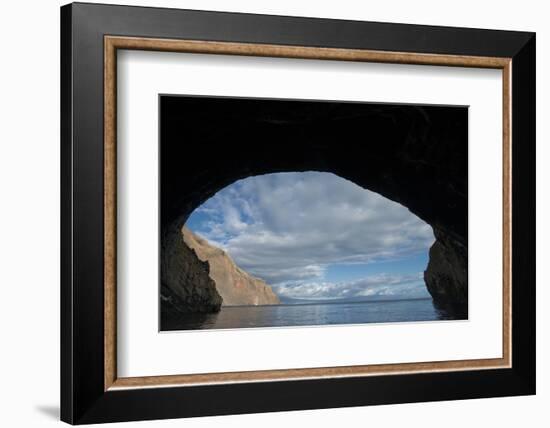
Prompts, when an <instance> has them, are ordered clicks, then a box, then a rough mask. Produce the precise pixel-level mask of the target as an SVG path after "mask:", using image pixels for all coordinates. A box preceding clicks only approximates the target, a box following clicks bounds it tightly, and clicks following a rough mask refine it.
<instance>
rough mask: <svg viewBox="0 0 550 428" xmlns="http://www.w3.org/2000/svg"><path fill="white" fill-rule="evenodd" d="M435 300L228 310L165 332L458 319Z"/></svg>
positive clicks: (184, 319) (179, 322)
mask: <svg viewBox="0 0 550 428" xmlns="http://www.w3.org/2000/svg"><path fill="white" fill-rule="evenodd" d="M455 318H456V317H455V316H453V315H451V314H450V313H448V312H446V311H445V310H443V309H438V308H436V307H435V306H434V304H433V303H432V299H415V300H393V301H378V302H352V303H308V304H298V305H269V306H233V307H231V306H225V307H222V309H221V311H220V312H218V313H216V314H190V315H185V316H182V317H181V319H179V320H177V321H174V322H173V323H171V325H165V326H163V330H195V329H224V328H251V327H289V326H309V325H327V324H364V323H384V322H407V321H435V320H448V319H455Z"/></svg>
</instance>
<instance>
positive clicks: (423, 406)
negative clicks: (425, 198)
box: [0, 0, 550, 428]
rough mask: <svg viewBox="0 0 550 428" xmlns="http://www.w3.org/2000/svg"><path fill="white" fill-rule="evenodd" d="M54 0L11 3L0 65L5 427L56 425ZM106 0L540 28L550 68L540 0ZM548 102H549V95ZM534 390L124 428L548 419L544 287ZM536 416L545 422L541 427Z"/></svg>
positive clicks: (541, 93) (545, 153)
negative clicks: (488, 396) (454, 0)
mask: <svg viewBox="0 0 550 428" xmlns="http://www.w3.org/2000/svg"><path fill="white" fill-rule="evenodd" d="M64 3H65V2H63V1H58V0H45V1H44V0H42V1H38V0H30V1H27V2H6V4H3V5H2V10H1V14H0V16H1V18H0V21H1V25H0V31H1V33H2V40H3V41H4V43H3V57H2V58H3V61H2V64H3V65H4V67H3V68H2V71H1V73H2V74H1V76H2V78H1V79H0V94H1V99H2V103H1V104H0V109H1V113H2V116H1V117H2V118H3V119H4V120H2V126H1V127H0V134H1V136H0V141H1V142H2V144H1V145H0V183H1V185H0V189H1V190H0V192H1V193H0V195H1V204H2V209H1V210H0V242H1V244H0V260H1V266H2V268H1V269H0V284H1V285H2V286H1V287H0V325H1V326H2V336H3V343H2V348H3V350H4V352H2V354H0V355H1V356H0V362H1V365H0V375H1V376H2V380H3V386H4V388H3V389H2V391H3V394H2V397H3V399H4V400H5V401H4V406H2V409H3V412H2V419H3V421H5V425H6V426H10V427H19V426H21V427H26V426H33V427H37V428H40V427H45V426H46V427H47V426H52V427H53V426H60V425H59V421H58V417H59V416H58V413H59V410H58V409H59V368H58V366H59V315H58V314H59V6H60V5H62V4H64ZM102 3H124V4H131V5H146V6H164V7H179V8H190V9H210V10H226V11H232V12H250V13H266V14H280V15H296V16H311V17H320V18H342V19H354V20H368V21H390V22H404V23H411V24H434V25H451V26H463V27H485V28H496V29H506V30H526V31H537V45H538V47H537V51H538V52H537V54H538V58H537V75H538V76H544V75H550V64H549V56H548V55H547V54H546V52H548V51H550V29H549V28H548V25H547V22H546V21H547V19H546V18H547V16H548V14H547V13H546V10H545V8H544V3H543V2H540V1H536V0H524V1H522V2H517V1H510V0H501V1H498V2H497V1H487V2H479V1H478V0H463V1H461V2H459V3H450V4H449V5H445V6H442V5H441V2H438V1H435V0H418V1H416V2H410V1H406V0H395V1H393V2H357V1H354V0H341V1H339V2H329V1H326V2H319V1H309V0H302V1H300V2H296V1H292V0H276V1H275V0H266V1H263V2H255V1H252V0H230V1H227V0H225V1H224V0H187V1H185V0H156V1H155V0H147V1H131V0H119V1H118V2H117V1H109V0H104V1H102ZM537 85H538V90H537V94H538V97H537V98H538V99H537V116H538V120H537V122H538V130H537V141H538V148H537V150H538V151H537V158H538V160H537V163H538V165H537V175H538V177H537V178H538V186H537V193H538V195H537V196H538V198H537V201H538V202H537V218H538V219H539V220H538V224H537V247H538V248H537V250H538V251H537V254H538V256H537V258H538V261H537V265H538V272H537V280H538V284H548V283H549V282H550V267H549V264H548V262H547V261H548V260H549V259H550V250H549V249H548V246H547V245H546V244H545V242H548V241H550V227H549V226H548V224H547V223H545V222H544V221H543V219H545V218H550V192H549V191H548V188H547V186H548V185H549V183H550V169H548V168H546V170H544V169H543V166H544V165H548V163H549V162H550V148H549V146H548V144H543V143H542V142H543V141H549V140H550V126H549V125H548V123H547V122H545V121H544V120H543V118H544V117H548V115H549V114H550V108H549V102H548V101H547V99H548V96H549V95H550V83H549V81H548V79H542V78H541V79H539V81H538V82H537ZM545 98H546V99H545ZM537 297H538V310H537V314H538V315H537V316H538V319H537V321H538V331H537V336H538V338H537V339H538V355H537V359H538V362H539V366H538V385H537V390H538V395H537V396H534V397H513V398H498V399H485V400H467V401H462V402H456V401H455V402H442V403H420V404H406V405H399V406H379V407H365V408H351V409H337V410H316V411H302V412H284V413H273V414H264V415H246V416H228V417H216V418H201V419H192V420H186V421H181V420H172V421H155V422H149V423H147V422H143V423H139V424H138V423H127V424H125V425H124V426H125V427H126V426H127V427H134V426H135V427H138V426H155V427H156V426H158V427H176V426H178V427H181V426H185V427H193V428H194V427H211V426H216V427H220V428H225V427H235V428H237V427H239V428H241V427H243V428H247V427H250V428H252V427H257V426H258V425H262V426H265V427H268V428H269V427H279V426H281V425H283V426H284V425H292V426H317V427H331V426H342V425H345V426H348V427H363V426H365V423H367V422H368V423H369V425H371V426H388V427H393V426H400V425H404V424H406V426H407V427H408V428H416V427H418V428H430V427H444V428H453V427H457V428H458V427H460V428H464V427H467V426H477V425H478V424H480V423H481V424H483V423H490V424H491V425H498V426H499V427H501V428H507V427H516V426H521V425H523V424H525V423H526V422H527V421H529V422H530V425H531V426H534V427H537V426H543V422H542V421H543V420H546V419H547V418H548V417H547V414H546V412H544V406H545V404H547V403H549V402H550V368H548V366H544V364H543V362H544V361H548V360H549V357H550V339H549V338H550V334H549V327H548V326H549V325H550V314H549V313H548V311H545V310H543V308H542V302H544V301H549V300H550V291H549V290H548V287H542V286H540V285H539V287H538V290H537ZM539 421H541V422H539Z"/></svg>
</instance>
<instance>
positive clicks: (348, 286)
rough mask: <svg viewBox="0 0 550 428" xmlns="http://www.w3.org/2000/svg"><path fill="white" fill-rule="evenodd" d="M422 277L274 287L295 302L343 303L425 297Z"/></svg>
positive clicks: (380, 277)
mask: <svg viewBox="0 0 550 428" xmlns="http://www.w3.org/2000/svg"><path fill="white" fill-rule="evenodd" d="M423 284H424V282H423V279H422V274H418V273H417V274H408V275H392V274H377V275H371V276H369V277H367V278H363V279H359V280H355V281H344V282H336V283H334V282H315V281H312V282H304V283H301V282H299V281H297V282H289V283H285V284H280V285H277V286H275V291H276V293H277V294H278V295H279V296H281V297H290V298H296V299H319V300H322V299H343V298H348V299H352V298H361V297H380V298H399V297H404V296H406V297H428V296H429V295H428V292H427V290H426V287H424V286H423Z"/></svg>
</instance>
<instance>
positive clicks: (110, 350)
mask: <svg viewBox="0 0 550 428" xmlns="http://www.w3.org/2000/svg"><path fill="white" fill-rule="evenodd" d="M118 49H128V50H145V51H164V52H180V53H200V54H212V55H241V56H260V57H278V58H296V59H318V60H332V61H358V62H378V63H391V64H416V65H438V66H454V67H474V68H493V69H501V70H502V82H503V85H502V86H503V87H502V91H503V92H502V94H503V116H502V118H503V122H502V129H503V136H502V137H503V218H502V224H503V226H502V227H503V295H502V297H503V299H502V301H503V308H502V314H503V322H502V339H503V340H502V344H503V346H502V357H501V358H492V359H475V360H457V361H432V362H421V363H401V364H376V365H357V366H342V367H322V368H303V369H282V370H262V371H245V372H228V373H204V374H187V375H170V376H146V377H127V378H119V377H118V376H117V363H116V362H117V356H116V355H117V350H116V343H117V321H116V316H117V315H116V306H117V305H116V298H117V296H116V251H117V250H116V248H117V246H116V236H117V233H116V225H117V218H116V212H117V211H116V188H117V184H116V183H117V181H116V180H117V169H116V164H117V162H116V129H117V117H116V89H117V50H118ZM511 65H512V60H511V59H510V58H499V57H480V56H462V55H439V54H421V53H409V52H387V51H373V50H362V49H338V48H321V47H308V46H283V45H268V44H251V43H231V42H212V41H196V40H172V39H155V38H140V37H119V36H105V37H104V329H105V331H104V389H105V391H107V390H112V389H128V388H155V387H167V386H193V385H205V384H208V385H210V384H220V383H243V382H262V381H275V380H276V381H283V380H288V381H290V380H298V379H312V378H339V377H360V376H372V375H395V374H406V373H422V372H442V371H458V370H473V369H476V370H480V369H496V368H507V367H511V362H512V354H511V346H512V345H511V344H512V342H511V340H512V312H511V291H512V290H511V286H512V284H511V277H512V259H511V251H512V247H511V245H512V230H511V228H512V223H511V221H512V203H511V190H512V188H511V186H512V163H511V162H512V161H511V159H512V158H511V147H512V145H511V126H512V121H511V119H512V109H511V84H512V67H511Z"/></svg>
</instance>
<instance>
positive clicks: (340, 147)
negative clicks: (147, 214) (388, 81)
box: [159, 95, 468, 317]
mask: <svg viewBox="0 0 550 428" xmlns="http://www.w3.org/2000/svg"><path fill="white" fill-rule="evenodd" d="M159 103H160V153H161V159H160V175H161V180H160V181H161V182H160V187H161V192H160V194H161V197H160V199H161V201H160V202H161V213H160V214H161V225H160V226H161V235H160V236H161V238H160V239H161V255H160V257H161V281H162V284H163V286H164V285H169V284H167V283H168V282H170V281H174V278H171V279H170V278H168V277H167V276H166V275H165V273H166V271H167V270H170V269H174V265H173V260H174V259H175V258H177V257H178V254H177V251H180V250H177V249H176V247H178V246H181V243H180V242H178V241H181V240H182V238H181V233H180V230H181V227H182V226H183V225H184V224H185V222H186V220H187V218H188V217H189V215H190V214H191V212H192V211H193V210H194V209H195V208H197V207H198V206H200V205H201V204H202V203H203V202H205V201H206V200H207V199H209V198H210V197H212V196H213V195H214V194H215V193H217V192H218V191H219V190H221V189H223V188H224V187H226V186H228V185H230V184H231V183H233V182H235V181H237V180H239V179H242V178H245V177H249V176H254V175H261V174H268V173H275V172H299V171H319V172H332V173H334V174H336V175H338V176H340V177H342V178H345V179H347V180H349V181H351V182H353V183H355V184H357V185H359V186H361V187H363V188H365V189H368V190H370V191H373V192H376V193H379V194H380V195H382V196H384V197H386V198H388V199H390V200H393V201H395V202H398V203H400V204H401V205H403V206H405V207H407V208H408V209H409V210H410V211H411V212H412V213H413V214H415V215H416V216H418V217H419V218H421V219H422V220H424V221H425V222H426V223H428V224H429V225H431V227H432V228H433V231H434V235H435V238H436V240H435V242H434V244H433V246H432V247H431V249H430V254H429V263H428V266H427V269H426V271H425V274H424V279H425V282H426V285H427V288H428V291H429V292H430V294H431V296H432V297H433V300H434V303H436V304H437V305H439V306H441V307H445V308H446V309H447V310H452V311H454V312H455V313H457V314H459V315H460V316H461V317H467V307H468V305H467V302H468V281H467V262H468V260H467V258H468V181H467V177H468V109H467V108H466V107H450V106H427V105H405V104H380V103H362V102H361V103H359V102H330V101H302V100H274V99H255V98H225V97H201V96H170V95H163V96H161V97H160V101H159Z"/></svg>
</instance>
